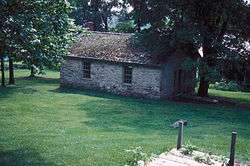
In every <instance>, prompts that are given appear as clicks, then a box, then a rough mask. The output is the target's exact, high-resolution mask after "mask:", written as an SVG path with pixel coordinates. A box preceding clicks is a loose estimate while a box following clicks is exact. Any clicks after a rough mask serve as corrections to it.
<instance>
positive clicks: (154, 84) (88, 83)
mask: <svg viewBox="0 0 250 166" xmlns="http://www.w3.org/2000/svg"><path fill="white" fill-rule="evenodd" d="M82 62H83V59H70V58H69V59H67V60H66V62H65V63H64V65H63V66H62V69H61V85H62V86H63V85H71V86H77V87H84V88H87V89H100V90H106V91H109V92H113V93H116V94H121V95H129V96H137V97H145V98H160V97H161V76H162V73H161V68H152V67H145V66H139V65H134V66H133V78H132V84H126V83H123V64H118V63H117V64H116V63H110V62H105V61H92V62H91V78H90V79H86V78H83V69H82Z"/></svg>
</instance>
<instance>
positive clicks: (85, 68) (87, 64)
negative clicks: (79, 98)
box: [83, 62, 91, 78]
mask: <svg viewBox="0 0 250 166" xmlns="http://www.w3.org/2000/svg"><path fill="white" fill-rule="evenodd" d="M90 67H91V64H90V62H83V78H91V74H90Z"/></svg>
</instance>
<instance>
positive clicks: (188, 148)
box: [181, 143, 198, 155]
mask: <svg viewBox="0 0 250 166" xmlns="http://www.w3.org/2000/svg"><path fill="white" fill-rule="evenodd" d="M197 149H198V148H197V147H196V146H195V145H192V144H191V143H187V144H186V145H184V147H183V148H182V149H181V153H182V154H184V155H192V154H193V151H194V150H197Z"/></svg>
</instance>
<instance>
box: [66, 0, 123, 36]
mask: <svg viewBox="0 0 250 166" xmlns="http://www.w3.org/2000/svg"><path fill="white" fill-rule="evenodd" d="M70 2H71V3H72V4H73V5H74V6H75V10H74V11H73V17H74V18H75V20H76V23H77V24H78V25H83V24H84V23H86V22H89V21H91V22H93V23H94V30H95V31H108V30H109V27H108V20H109V18H111V17H112V16H113V15H116V14H117V11H116V10H112V9H114V8H121V7H122V6H123V3H122V2H121V1H119V0H111V1H106V0H82V1H79V0H70Z"/></svg>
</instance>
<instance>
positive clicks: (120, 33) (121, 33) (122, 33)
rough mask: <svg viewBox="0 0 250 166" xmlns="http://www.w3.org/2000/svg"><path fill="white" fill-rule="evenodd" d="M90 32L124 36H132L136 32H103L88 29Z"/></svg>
mask: <svg viewBox="0 0 250 166" xmlns="http://www.w3.org/2000/svg"><path fill="white" fill-rule="evenodd" d="M88 32H90V33H96V34H109V35H124V36H130V35H133V34H134V33H124V32H101V31H88Z"/></svg>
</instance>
